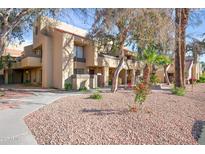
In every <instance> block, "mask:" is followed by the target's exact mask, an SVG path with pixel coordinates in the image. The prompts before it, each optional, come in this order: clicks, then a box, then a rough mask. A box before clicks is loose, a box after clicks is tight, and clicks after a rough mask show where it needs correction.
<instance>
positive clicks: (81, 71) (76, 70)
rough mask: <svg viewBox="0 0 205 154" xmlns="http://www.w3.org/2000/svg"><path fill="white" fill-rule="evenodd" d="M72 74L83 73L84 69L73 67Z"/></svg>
mask: <svg viewBox="0 0 205 154" xmlns="http://www.w3.org/2000/svg"><path fill="white" fill-rule="evenodd" d="M74 74H84V69H83V68H75V69H74Z"/></svg>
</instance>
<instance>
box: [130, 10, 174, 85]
mask: <svg viewBox="0 0 205 154" xmlns="http://www.w3.org/2000/svg"><path fill="white" fill-rule="evenodd" d="M173 34H174V26H173V21H172V9H144V10H143V14H142V16H140V18H139V19H138V20H136V21H135V27H134V29H133V31H132V37H130V40H131V41H130V42H131V44H132V43H133V42H134V43H133V46H134V48H135V46H136V47H137V50H138V54H139V55H141V57H144V58H143V59H144V60H143V62H145V67H144V70H143V74H144V75H143V78H144V82H145V83H146V84H148V83H149V77H150V73H151V72H150V70H151V68H152V66H154V65H155V64H156V58H158V55H159V54H166V55H168V54H169V52H170V51H171V50H172V49H173V47H174V41H173V40H174V35H173ZM156 50H157V52H156ZM161 58H164V57H161ZM164 62H165V61H164Z"/></svg>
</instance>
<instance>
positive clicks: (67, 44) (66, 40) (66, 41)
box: [61, 33, 74, 88]
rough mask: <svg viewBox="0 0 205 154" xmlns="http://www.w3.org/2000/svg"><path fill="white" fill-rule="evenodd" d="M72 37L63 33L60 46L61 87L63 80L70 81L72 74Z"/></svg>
mask: <svg viewBox="0 0 205 154" xmlns="http://www.w3.org/2000/svg"><path fill="white" fill-rule="evenodd" d="M73 56H74V38H73V36H72V35H70V34H67V33H64V34H63V46H62V66H61V67H62V88H64V84H65V82H72V75H73V67H74V66H73Z"/></svg>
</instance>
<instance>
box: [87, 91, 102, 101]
mask: <svg viewBox="0 0 205 154" xmlns="http://www.w3.org/2000/svg"><path fill="white" fill-rule="evenodd" d="M90 98H92V99H97V100H100V99H102V95H101V94H100V93H99V92H98V91H97V92H95V93H93V94H92V95H90Z"/></svg>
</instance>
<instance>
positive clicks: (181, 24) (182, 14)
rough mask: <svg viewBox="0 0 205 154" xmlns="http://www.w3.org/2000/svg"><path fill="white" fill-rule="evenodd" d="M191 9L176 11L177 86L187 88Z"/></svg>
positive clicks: (178, 9)
mask: <svg viewBox="0 0 205 154" xmlns="http://www.w3.org/2000/svg"><path fill="white" fill-rule="evenodd" d="M188 18H189V9H186V8H177V9H175V24H176V31H175V45H176V47H175V86H176V87H182V88H185V48H186V43H185V34H186V33H185V32H186V27H187V23H188Z"/></svg>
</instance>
